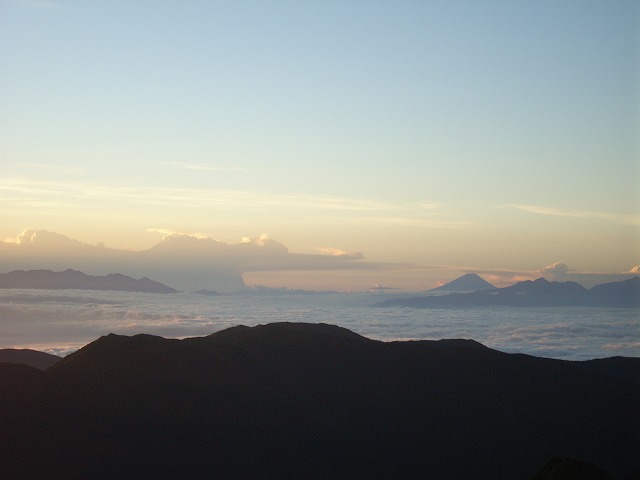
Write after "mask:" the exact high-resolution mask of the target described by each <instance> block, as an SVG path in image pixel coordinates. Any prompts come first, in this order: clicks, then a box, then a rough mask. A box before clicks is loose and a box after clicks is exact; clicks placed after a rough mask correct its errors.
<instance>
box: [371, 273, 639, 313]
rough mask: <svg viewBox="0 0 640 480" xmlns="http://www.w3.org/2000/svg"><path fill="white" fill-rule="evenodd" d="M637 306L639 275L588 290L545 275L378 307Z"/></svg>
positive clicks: (399, 300)
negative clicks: (484, 288)
mask: <svg viewBox="0 0 640 480" xmlns="http://www.w3.org/2000/svg"><path fill="white" fill-rule="evenodd" d="M495 305H505V306H513V307H565V306H571V307H624V308H637V307H640V277H633V278H630V279H629V280H624V281H622V282H613V283H607V284H602V285H596V286H595V287H592V288H591V289H589V290H587V289H586V288H584V287H583V286H582V285H580V284H578V283H575V282H549V281H548V280H545V279H544V278H538V279H537V280H533V281H531V280H526V281H523V282H518V283H516V284H515V285H511V286H509V287H504V288H498V289H495V290H491V291H483V292H469V293H452V294H449V295H438V296H428V295H422V296H418V297H408V298H398V299H392V300H386V301H384V302H379V303H377V304H375V306H378V307H396V306H399V307H416V308H420V307H424V308H426V307H477V306H495Z"/></svg>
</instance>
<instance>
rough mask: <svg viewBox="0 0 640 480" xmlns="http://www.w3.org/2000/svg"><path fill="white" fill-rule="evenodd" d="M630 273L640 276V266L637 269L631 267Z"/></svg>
mask: <svg viewBox="0 0 640 480" xmlns="http://www.w3.org/2000/svg"><path fill="white" fill-rule="evenodd" d="M628 273H633V274H640V265H636V266H635V267H631V269H630V270H629V272H628Z"/></svg>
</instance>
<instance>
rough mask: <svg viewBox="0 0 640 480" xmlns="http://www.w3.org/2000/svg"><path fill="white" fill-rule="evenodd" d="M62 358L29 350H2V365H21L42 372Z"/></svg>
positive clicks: (0, 350) (0, 355)
mask: <svg viewBox="0 0 640 480" xmlns="http://www.w3.org/2000/svg"><path fill="white" fill-rule="evenodd" d="M61 359H62V357H58V356H57V355H52V354H50V353H45V352H39V351H37V350H30V349H28V348H20V349H17V348H3V349H0V363H20V364H23V365H29V366H31V367H34V368H38V369H40V370H46V369H47V368H49V367H50V366H51V365H53V364H54V363H57V362H58V361H60V360H61Z"/></svg>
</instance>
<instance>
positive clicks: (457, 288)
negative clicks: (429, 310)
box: [427, 273, 496, 293]
mask: <svg viewBox="0 0 640 480" xmlns="http://www.w3.org/2000/svg"><path fill="white" fill-rule="evenodd" d="M495 288H496V287H494V286H493V285H491V284H490V283H489V282H487V281H486V280H485V279H484V278H482V277H481V276H480V275H478V274H476V273H467V274H465V275H463V276H461V277H458V278H456V279H455V280H452V281H451V282H449V283H446V284H445V285H442V286H440V287H436V288H432V289H431V290H429V291H428V292H427V293H466V292H480V291H484V290H495Z"/></svg>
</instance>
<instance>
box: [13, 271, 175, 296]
mask: <svg viewBox="0 0 640 480" xmlns="http://www.w3.org/2000/svg"><path fill="white" fill-rule="evenodd" d="M0 288H38V289H46V290H63V289H76V290H115V291H123V292H145V293H176V290H174V289H173V288H170V287H167V286H166V285H163V284H161V283H158V282H154V281H153V280H150V279H149V278H147V277H144V278H141V279H139V280H136V279H135V278H131V277H127V276H126V275H121V274H119V273H112V274H110V275H106V276H92V275H87V274H85V273H82V272H78V271H77V270H71V269H68V270H65V271H64V272H52V271H51V270H28V271H24V270H15V271H13V272H9V273H0Z"/></svg>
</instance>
